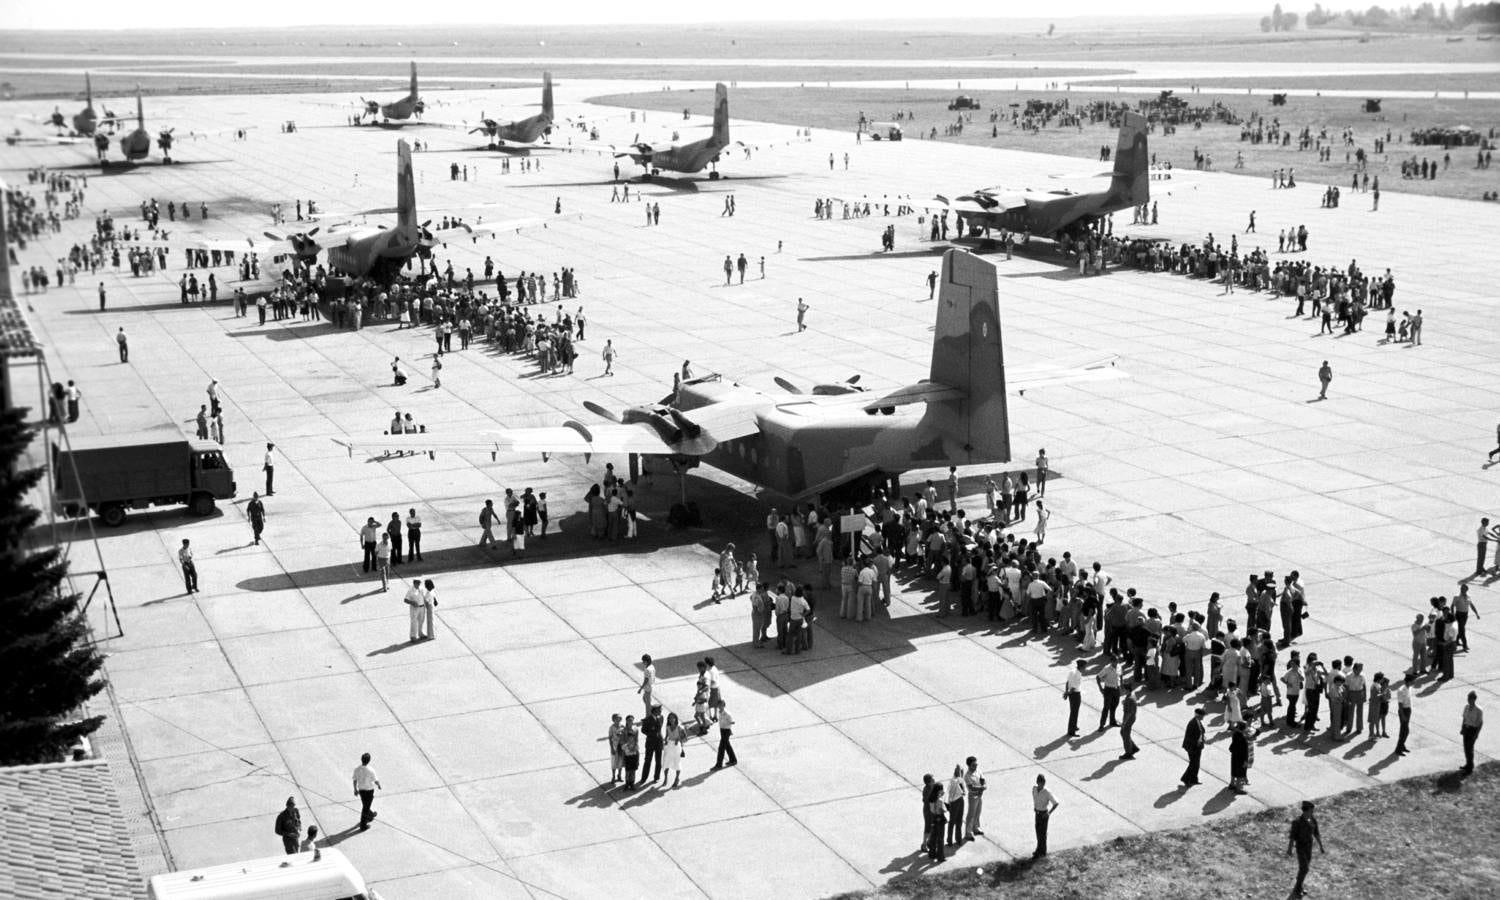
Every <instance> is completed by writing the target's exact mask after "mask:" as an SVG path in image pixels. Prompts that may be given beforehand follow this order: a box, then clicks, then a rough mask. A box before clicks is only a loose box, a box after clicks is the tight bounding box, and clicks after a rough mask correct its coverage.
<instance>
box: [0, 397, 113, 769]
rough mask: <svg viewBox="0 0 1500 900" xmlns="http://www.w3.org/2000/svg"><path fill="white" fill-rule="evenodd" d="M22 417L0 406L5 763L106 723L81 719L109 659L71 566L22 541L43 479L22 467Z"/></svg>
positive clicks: (35, 758)
mask: <svg viewBox="0 0 1500 900" xmlns="http://www.w3.org/2000/svg"><path fill="white" fill-rule="evenodd" d="M25 414H26V411H25V410H17V409H9V410H4V411H0V584H3V585H4V586H5V587H4V590H3V591H0V621H3V622H4V623H5V628H4V631H3V632H0V765H23V764H27V763H40V762H53V761H56V760H57V759H59V758H60V757H61V756H62V754H63V753H64V752H65V751H66V750H67V748H68V747H70V746H71V745H72V744H74V743H75V742H76V741H77V740H78V739H79V738H81V737H85V736H87V735H89V734H92V733H93V732H94V731H95V729H97V728H98V727H99V725H100V723H102V722H103V721H104V717H103V716H93V717H90V718H86V719H79V718H77V716H78V712H79V708H80V707H82V706H83V704H84V702H85V701H86V700H88V699H89V698H90V697H92V696H94V695H95V694H97V693H99V691H100V690H102V689H103V687H104V683H103V682H102V681H100V680H99V678H98V676H99V670H100V667H102V666H103V665H104V658H103V657H102V656H100V655H99V652H98V650H97V649H95V648H94V645H93V644H91V643H90V642H89V635H88V624H87V623H86V622H85V621H84V618H83V616H82V615H81V613H80V611H79V608H78V595H77V594H74V593H72V592H71V591H69V590H68V589H67V586H66V585H65V584H64V578H65V577H66V575H67V568H68V567H67V563H66V562H64V561H63V560H62V558H61V554H60V553H59V552H58V550H57V549H56V548H53V549H49V550H43V551H40V552H37V553H31V552H28V551H27V549H26V548H25V546H24V544H23V539H24V538H25V536H26V533H27V532H28V531H29V530H30V529H31V527H32V526H33V525H34V524H36V520H37V517H38V515H39V513H38V512H37V511H36V510H35V509H32V508H31V507H29V506H27V505H26V495H27V493H28V492H29V491H30V490H31V489H32V488H33V487H34V486H35V485H36V484H37V483H38V482H39V481H40V480H41V477H42V470H40V469H25V470H22V469H18V468H17V467H18V466H19V465H20V462H21V454H22V453H24V452H25V450H26V447H27V445H28V444H29V443H30V441H31V433H32V432H31V429H30V428H29V427H27V425H26V420H25Z"/></svg>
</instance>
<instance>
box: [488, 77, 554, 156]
mask: <svg viewBox="0 0 1500 900" xmlns="http://www.w3.org/2000/svg"><path fill="white" fill-rule="evenodd" d="M551 132H552V73H551V72H543V73H542V111H541V112H539V113H537V114H536V115H534V116H529V117H527V118H525V119H518V120H516V121H514V122H502V121H498V120H496V119H481V120H480V122H479V127H478V128H471V129H469V133H470V134H483V135H485V136H487V137H488V138H489V139H490V149H491V150H496V149H499V148H500V147H501V146H502V145H505V144H535V143H536V142H537V141H540V140H542V139H544V138H545V137H547V135H548V134H550V133H551Z"/></svg>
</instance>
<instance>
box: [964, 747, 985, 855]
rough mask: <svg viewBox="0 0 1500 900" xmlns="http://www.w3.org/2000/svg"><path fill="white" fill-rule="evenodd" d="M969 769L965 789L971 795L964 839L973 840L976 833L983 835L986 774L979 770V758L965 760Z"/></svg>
mask: <svg viewBox="0 0 1500 900" xmlns="http://www.w3.org/2000/svg"><path fill="white" fill-rule="evenodd" d="M964 765H966V766H968V771H966V772H965V773H964V789H965V791H967V793H968V795H969V807H968V811H967V812H966V813H965V815H964V829H963V834H964V840H966V841H972V840H974V836H975V835H983V834H984V832H983V831H980V830H979V815H980V813H981V812H983V811H984V791H985V787H986V785H985V781H984V775H982V774H980V772H979V760H978V759H976V758H975V757H972V756H971V757H969V758H968V759H966V760H964Z"/></svg>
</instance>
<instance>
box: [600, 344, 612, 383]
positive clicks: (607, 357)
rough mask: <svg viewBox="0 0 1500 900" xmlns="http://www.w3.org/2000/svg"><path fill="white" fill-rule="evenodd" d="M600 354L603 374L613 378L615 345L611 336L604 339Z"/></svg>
mask: <svg viewBox="0 0 1500 900" xmlns="http://www.w3.org/2000/svg"><path fill="white" fill-rule="evenodd" d="M600 356H601V357H602V358H603V360H604V374H605V375H608V376H609V377H611V378H613V377H614V376H615V345H614V341H613V340H612V339H611V338H605V339H604V350H603V352H602V353H601V354H600Z"/></svg>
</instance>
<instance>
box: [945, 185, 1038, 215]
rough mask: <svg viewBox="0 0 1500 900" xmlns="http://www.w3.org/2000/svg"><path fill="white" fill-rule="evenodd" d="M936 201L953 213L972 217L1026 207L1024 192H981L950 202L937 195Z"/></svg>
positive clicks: (956, 198)
mask: <svg viewBox="0 0 1500 900" xmlns="http://www.w3.org/2000/svg"><path fill="white" fill-rule="evenodd" d="M936 199H937V201H938V202H939V203H942V204H943V205H944V206H946V207H948V208H949V209H951V210H953V211H954V212H958V213H969V214H974V215H980V214H984V213H1001V212H1005V211H1006V210H1011V209H1022V208H1024V207H1025V206H1026V192H1025V191H996V190H981V191H974V192H973V193H970V194H964V195H962V196H959V197H955V198H954V199H952V200H949V199H948V198H947V197H944V196H943V195H942V194H939V195H937V198H936Z"/></svg>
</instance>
